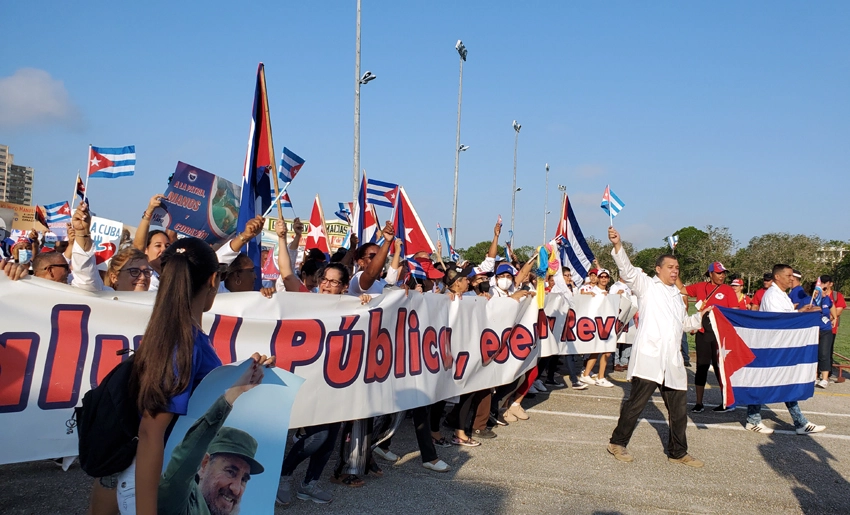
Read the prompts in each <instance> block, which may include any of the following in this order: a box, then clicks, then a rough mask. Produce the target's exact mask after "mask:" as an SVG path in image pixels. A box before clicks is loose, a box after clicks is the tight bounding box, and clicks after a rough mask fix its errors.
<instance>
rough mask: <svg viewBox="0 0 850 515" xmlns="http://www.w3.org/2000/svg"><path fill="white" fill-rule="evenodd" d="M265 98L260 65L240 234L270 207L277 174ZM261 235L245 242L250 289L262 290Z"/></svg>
mask: <svg viewBox="0 0 850 515" xmlns="http://www.w3.org/2000/svg"><path fill="white" fill-rule="evenodd" d="M268 105H269V98H268V94H267V92H266V69H265V66H264V65H263V63H260V64H259V66H258V67H257V84H256V86H255V88H254V105H253V109H252V110H251V126H250V128H249V130H248V150H247V152H246V154H245V168H244V169H243V171H242V198H241V202H240V204H239V218H238V221H237V223H236V230H237V231H244V230H245V225H246V224H247V223H248V222H249V221H250V220H253V219H254V217H256V216H257V215H261V214H263V213H265V212H266V210H267V209H269V208H270V206H271V204H272V186H271V184H272V178H274V177H275V176H274V175H273V174H275V173H277V171H276V170H275V169H274V168H275V162H274V145H272V128H271V120H270V118H269V109H268ZM261 245H262V235H257V237H256V238H254V239H253V240H251V241H248V242H245V247H243V249H244V250H245V253H246V254H248V257H249V258H251V261H252V262H253V263H254V269H255V271H256V279H255V281H254V290H257V291H259V289H260V288H261V287H262V277H263V274H262V265H263V264H262V263H261V262H260V258H261V252H260V246H261Z"/></svg>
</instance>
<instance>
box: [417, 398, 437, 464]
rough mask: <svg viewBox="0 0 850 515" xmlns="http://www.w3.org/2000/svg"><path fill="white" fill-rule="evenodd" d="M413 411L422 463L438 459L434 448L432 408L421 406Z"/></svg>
mask: <svg viewBox="0 0 850 515" xmlns="http://www.w3.org/2000/svg"><path fill="white" fill-rule="evenodd" d="M412 411H413V427H414V429H415V431H416V443H418V444H419V455H420V456H421V457H422V463H425V462H426V461H434V460H436V459H437V449H435V448H434V440H433V439H432V438H431V416H430V411H431V408H430V406H420V407H418V408H415V409H413V410H412Z"/></svg>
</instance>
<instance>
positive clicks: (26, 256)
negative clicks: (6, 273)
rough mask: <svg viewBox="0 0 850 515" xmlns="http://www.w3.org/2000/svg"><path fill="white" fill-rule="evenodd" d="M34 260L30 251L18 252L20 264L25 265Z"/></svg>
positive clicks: (20, 250)
mask: <svg viewBox="0 0 850 515" xmlns="http://www.w3.org/2000/svg"><path fill="white" fill-rule="evenodd" d="M31 258H32V254H30V251H29V249H19V250H18V263H20V264H24V263H29V262H30V259H31Z"/></svg>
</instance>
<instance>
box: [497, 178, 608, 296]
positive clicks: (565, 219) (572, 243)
mask: <svg viewBox="0 0 850 515" xmlns="http://www.w3.org/2000/svg"><path fill="white" fill-rule="evenodd" d="M501 221H502V216H501V215H499V222H500V223H501ZM555 240H556V241H557V242H558V247H559V249H560V256H561V263H563V264H564V266H569V267H570V269H571V270H572V276H573V282H574V283H575V284H576V285H577V286H581V284H582V283H583V282H584V278H585V277H587V272H588V270H590V268H591V266H593V259H594V257H593V251H591V250H590V245H588V244H587V240H585V239H584V234H582V232H581V228H580V227H579V226H578V220H576V215H575V213H573V207H572V205H571V204H570V198H569V197H568V196H567V194H566V193H564V201H563V203H562V204H561V221H560V222H559V223H558V231H557V232H556V233H555Z"/></svg>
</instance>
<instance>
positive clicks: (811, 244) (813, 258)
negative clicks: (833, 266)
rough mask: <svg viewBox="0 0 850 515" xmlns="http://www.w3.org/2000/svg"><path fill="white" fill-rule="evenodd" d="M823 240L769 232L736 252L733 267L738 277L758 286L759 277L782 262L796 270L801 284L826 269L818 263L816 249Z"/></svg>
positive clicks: (802, 235)
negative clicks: (801, 277) (800, 277)
mask: <svg viewBox="0 0 850 515" xmlns="http://www.w3.org/2000/svg"><path fill="white" fill-rule="evenodd" d="M822 246H823V241H822V240H821V239H820V238H819V237H817V236H806V235H804V234H788V233H768V234H763V235H761V236H756V237H754V238H753V239H751V240H750V243H749V244H748V245H747V246H746V247H744V248H742V249H739V250H738V252H737V253H736V254H735V258H734V260H733V264H734V267H735V271H736V272H737V273H738V275H740V276H742V277H746V278H747V279H748V280H749V281H750V282H753V281H754V282H755V283H758V281H759V280H760V278H761V276H762V274H764V273H765V272H770V271H771V269H772V268H773V265H775V264H777V263H784V264H788V265H791V266H792V267H794V268H796V269H797V270H799V271H800V272H801V273H802V275H803V281H810V280H813V279H814V278H815V276H817V275H820V274H821V273H823V272H824V271H825V270H827V269H828V268H829V266H828V265H827V264H825V263H819V262H818V261H817V251H818V248H820V247H822Z"/></svg>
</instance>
